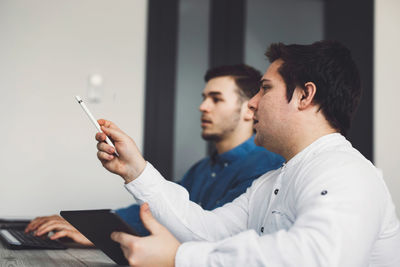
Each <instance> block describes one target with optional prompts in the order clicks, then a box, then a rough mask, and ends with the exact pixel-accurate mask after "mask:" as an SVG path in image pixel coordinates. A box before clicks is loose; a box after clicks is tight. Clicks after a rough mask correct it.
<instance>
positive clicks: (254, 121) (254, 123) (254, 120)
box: [253, 117, 258, 125]
mask: <svg viewBox="0 0 400 267" xmlns="http://www.w3.org/2000/svg"><path fill="white" fill-rule="evenodd" d="M257 123H258V120H257V119H256V118H254V117H253V125H256V124H257Z"/></svg>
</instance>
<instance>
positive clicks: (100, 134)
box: [95, 132, 107, 142]
mask: <svg viewBox="0 0 400 267" xmlns="http://www.w3.org/2000/svg"><path fill="white" fill-rule="evenodd" d="M106 136H107V135H106V134H105V133H103V132H98V133H96V136H95V138H96V140H97V141H99V142H104V141H106Z"/></svg>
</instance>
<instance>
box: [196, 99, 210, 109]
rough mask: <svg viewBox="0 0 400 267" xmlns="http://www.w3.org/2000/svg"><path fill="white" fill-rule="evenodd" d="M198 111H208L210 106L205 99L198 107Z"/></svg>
mask: <svg viewBox="0 0 400 267" xmlns="http://www.w3.org/2000/svg"><path fill="white" fill-rule="evenodd" d="M199 110H200V111H201V112H208V111H210V105H209V103H208V101H207V99H205V100H203V102H201V104H200V106H199Z"/></svg>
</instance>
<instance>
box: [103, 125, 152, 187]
mask: <svg viewBox="0 0 400 267" xmlns="http://www.w3.org/2000/svg"><path fill="white" fill-rule="evenodd" d="M98 123H99V124H100V127H101V130H102V131H103V133H97V134H96V140H97V141H98V144H97V149H98V152H97V157H98V158H99V160H100V161H101V163H102V164H103V166H104V168H106V169H107V170H109V171H110V172H112V173H115V174H118V175H120V176H121V177H122V178H123V179H124V180H125V182H126V183H129V182H131V181H133V180H135V179H136V178H137V177H138V176H139V175H140V174H141V173H142V171H143V170H144V168H145V167H146V161H145V160H144V159H143V157H142V154H141V153H140V151H139V149H138V148H137V146H136V144H135V142H134V141H133V140H132V138H130V137H129V136H128V135H127V134H125V133H124V132H123V131H121V130H120V129H119V128H118V127H117V126H116V125H115V124H114V123H112V122H111V121H107V120H104V119H100V120H98ZM106 135H107V136H108V137H109V138H110V139H111V140H112V141H113V142H114V145H115V148H116V149H117V152H118V154H119V156H118V157H117V156H116V155H115V154H114V153H115V149H114V148H113V147H112V146H110V145H108V144H107V143H106V142H104V141H105V140H106Z"/></svg>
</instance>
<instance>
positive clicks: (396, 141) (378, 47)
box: [374, 0, 400, 215]
mask: <svg viewBox="0 0 400 267" xmlns="http://www.w3.org/2000/svg"><path fill="white" fill-rule="evenodd" d="M399 14H400V1H398V0H376V1H375V29H374V30H375V43H374V46H375V51H374V61H375V69H374V124H375V125H374V129H375V130H374V159H375V165H376V166H377V167H378V168H380V169H382V171H383V175H384V178H385V181H386V183H387V185H388V187H389V190H390V192H391V194H392V198H393V200H394V202H395V205H396V207H397V214H398V215H400V138H399V133H400V117H399V114H400V111H399V109H398V108H399V101H400V86H399V82H398V81H399V77H400V67H399V64H400V31H399V28H400V16H399Z"/></svg>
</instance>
